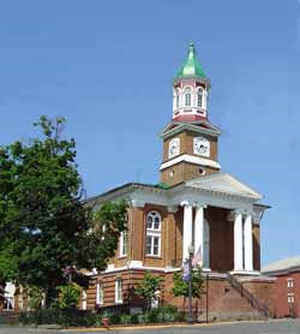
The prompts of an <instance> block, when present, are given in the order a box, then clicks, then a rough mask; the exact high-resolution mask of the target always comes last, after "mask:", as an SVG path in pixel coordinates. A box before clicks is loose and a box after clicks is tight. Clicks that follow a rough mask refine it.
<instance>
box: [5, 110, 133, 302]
mask: <svg viewBox="0 0 300 334" xmlns="http://www.w3.org/2000/svg"><path fill="white" fill-rule="evenodd" d="M64 125H65V120H64V119H63V118H57V119H56V120H54V121H51V120H49V119H48V118H46V117H45V116H42V117H41V118H40V120H39V121H38V122H36V123H35V126H37V127H39V128H41V130H42V135H41V136H39V137H37V138H34V139H32V140H31V141H30V142H29V143H24V142H21V141H16V142H14V143H12V144H10V145H8V146H2V147H0V275H1V278H0V279H2V280H7V278H10V279H9V280H14V281H16V282H17V283H21V284H22V285H30V286H31V285H33V286H37V287H40V288H41V289H44V290H45V292H46V297H47V304H48V305H49V304H50V303H51V301H53V300H55V299H56V298H57V290H56V287H57V286H60V285H65V284H66V283H67V282H68V280H69V277H67V276H66V275H65V273H64V269H65V268H66V267H68V266H71V267H72V268H86V269H88V270H91V269H92V268H94V267H96V268H97V269H98V270H99V271H100V270H103V269H104V268H105V267H106V263H107V261H108V258H109V257H111V256H113V255H114V252H115V249H116V248H117V245H118V238H119V235H120V232H122V231H123V230H125V228H126V226H125V225H126V224H125V222H126V212H127V211H126V210H127V204H126V203H125V202H122V203H120V204H119V203H106V204H103V205H102V206H101V208H100V209H99V210H97V211H96V213H95V214H93V212H94V211H95V210H94V208H93V205H90V204H89V203H86V202H84V194H85V191H84V189H83V183H82V179H81V177H80V174H79V172H78V169H77V165H76V163H75V159H76V145H75V140H74V139H70V140H67V139H64V138H62V131H63V128H64ZM97 219H100V220H101V223H99V221H97V223H99V224H106V227H107V229H106V231H105V233H103V231H102V229H101V228H95V226H97V225H95V224H96V220H97ZM104 234H105V235H104ZM103 235H104V239H103V238H102V237H103ZM7 245H9V247H7ZM9 255H13V256H9Z"/></svg>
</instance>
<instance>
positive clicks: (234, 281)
mask: <svg viewBox="0 0 300 334" xmlns="http://www.w3.org/2000/svg"><path fill="white" fill-rule="evenodd" d="M227 280H228V281H229V283H230V284H231V286H232V287H233V288H235V289H236V290H237V291H238V292H239V293H240V294H241V296H242V297H245V298H246V299H247V300H248V302H249V303H250V304H251V306H252V307H254V308H255V309H256V310H258V311H259V312H261V313H263V314H264V316H265V317H267V318H270V317H272V312H271V310H270V309H269V307H268V306H267V305H266V304H264V303H262V302H261V301H260V300H258V299H257V298H256V297H255V296H254V295H253V294H252V293H251V292H250V291H249V290H247V289H246V288H245V287H244V286H243V284H241V283H240V282H239V281H238V280H237V279H236V278H235V277H234V276H233V275H231V274H230V273H227Z"/></svg>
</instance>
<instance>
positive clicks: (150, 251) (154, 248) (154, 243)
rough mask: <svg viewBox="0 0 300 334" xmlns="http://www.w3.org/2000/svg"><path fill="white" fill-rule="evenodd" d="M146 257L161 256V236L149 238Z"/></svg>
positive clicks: (149, 236) (150, 236)
mask: <svg viewBox="0 0 300 334" xmlns="http://www.w3.org/2000/svg"><path fill="white" fill-rule="evenodd" d="M146 255H154V256H160V236H156V235H148V236H147V239H146Z"/></svg>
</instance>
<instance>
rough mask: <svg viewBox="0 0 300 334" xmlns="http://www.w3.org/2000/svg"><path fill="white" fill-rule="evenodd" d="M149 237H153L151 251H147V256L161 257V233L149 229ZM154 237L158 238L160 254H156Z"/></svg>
mask: <svg viewBox="0 0 300 334" xmlns="http://www.w3.org/2000/svg"><path fill="white" fill-rule="evenodd" d="M147 237H151V252H150V253H147V252H146V256H153V257H161V234H160V233H157V232H156V233H155V232H151V231H148V232H147ZM154 237H157V238H158V254H154ZM146 242H147V241H146Z"/></svg>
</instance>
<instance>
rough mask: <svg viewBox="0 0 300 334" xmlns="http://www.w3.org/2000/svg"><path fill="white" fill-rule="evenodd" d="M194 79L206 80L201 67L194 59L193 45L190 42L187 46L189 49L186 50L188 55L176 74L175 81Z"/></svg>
mask: <svg viewBox="0 0 300 334" xmlns="http://www.w3.org/2000/svg"><path fill="white" fill-rule="evenodd" d="M195 77H200V78H206V76H205V74H204V72H203V69H202V66H201V65H200V63H199V62H198V60H197V58H196V50H195V46H194V43H193V42H191V43H190V44H189V49H188V55H187V58H186V60H185V62H184V63H183V65H182V66H181V68H180V69H179V71H178V72H177V75H176V78H175V79H181V78H195Z"/></svg>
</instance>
